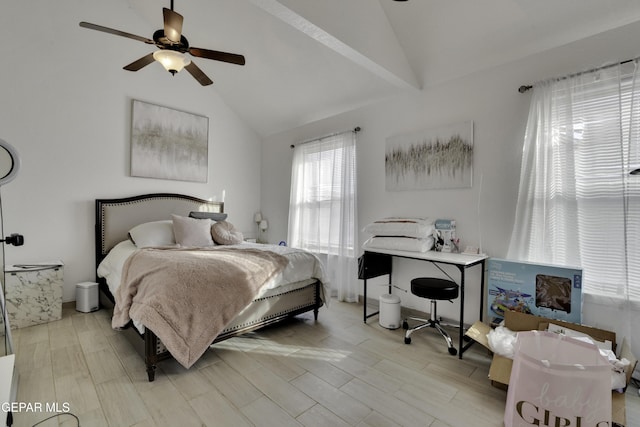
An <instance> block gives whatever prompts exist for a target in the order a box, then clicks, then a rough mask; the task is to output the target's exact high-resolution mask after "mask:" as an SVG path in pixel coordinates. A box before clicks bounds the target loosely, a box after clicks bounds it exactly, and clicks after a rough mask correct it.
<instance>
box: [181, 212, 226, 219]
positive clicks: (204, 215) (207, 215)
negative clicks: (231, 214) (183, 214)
mask: <svg viewBox="0 0 640 427" xmlns="http://www.w3.org/2000/svg"><path fill="white" fill-rule="evenodd" d="M189 216H190V217H191V218H199V219H205V218H209V219H210V220H211V221H224V220H225V219H227V214H226V213H222V212H198V211H193V212H189Z"/></svg>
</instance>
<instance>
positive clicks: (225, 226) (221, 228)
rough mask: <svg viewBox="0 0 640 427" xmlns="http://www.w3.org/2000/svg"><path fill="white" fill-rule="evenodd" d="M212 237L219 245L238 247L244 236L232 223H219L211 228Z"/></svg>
mask: <svg viewBox="0 0 640 427" xmlns="http://www.w3.org/2000/svg"><path fill="white" fill-rule="evenodd" d="M211 237H213V240H214V241H215V242H216V243H217V244H219V245H237V244H238V243H242V241H243V240H244V236H243V235H242V233H241V232H240V231H238V230H236V228H235V227H234V226H233V224H231V223H230V222H227V221H219V222H216V223H215V224H213V225H212V226H211Z"/></svg>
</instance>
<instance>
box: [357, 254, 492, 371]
mask: <svg viewBox="0 0 640 427" xmlns="http://www.w3.org/2000/svg"><path fill="white" fill-rule="evenodd" d="M392 257H397V258H408V259H415V260H418V261H428V262H431V263H432V264H434V265H435V266H436V267H438V268H440V267H439V264H446V265H454V266H456V267H457V268H458V270H460V283H459V286H460V331H459V339H458V348H459V351H458V357H459V358H460V359H462V353H464V352H465V351H466V350H467V349H468V348H469V347H471V345H472V344H473V341H470V342H468V343H467V345H466V346H463V340H464V291H465V289H464V286H465V273H466V271H467V269H469V268H470V267H473V266H475V265H480V266H481V269H482V271H481V273H480V274H481V278H480V315H479V319H480V320H482V316H483V311H484V268H485V261H486V260H487V258H488V257H487V256H486V255H470V254H458V253H448V252H436V251H428V252H409V251H392V250H386V249H367V250H365V252H364V255H363V256H362V259H361V262H360V269H359V272H358V278H360V279H363V280H364V323H367V319H368V318H369V317H371V316H375V315H376V314H378V312H375V313H371V314H367V279H371V278H373V277H378V276H382V275H385V274H388V275H389V293H391V291H392V289H391V288H392V286H391V273H392V271H391V258H392ZM385 258H388V260H385Z"/></svg>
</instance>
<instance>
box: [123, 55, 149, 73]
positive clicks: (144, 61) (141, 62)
mask: <svg viewBox="0 0 640 427" xmlns="http://www.w3.org/2000/svg"><path fill="white" fill-rule="evenodd" d="M153 61H155V59H153V52H152V53H150V54H148V55H145V56H143V57H142V58H140V59H138V60H136V61H133V62H132V63H131V64H129V65H126V66H124V67H122V68H124V69H125V70H127V71H138V70H139V69H140V68H142V67H146V66H147V65H149V64H151V63H152V62H153Z"/></svg>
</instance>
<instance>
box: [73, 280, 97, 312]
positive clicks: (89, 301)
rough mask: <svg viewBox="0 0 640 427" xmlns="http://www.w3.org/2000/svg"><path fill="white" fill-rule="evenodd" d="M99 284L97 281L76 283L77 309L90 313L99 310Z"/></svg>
mask: <svg viewBox="0 0 640 427" xmlns="http://www.w3.org/2000/svg"><path fill="white" fill-rule="evenodd" d="M98 300H99V295H98V284H97V283H95V282H83V283H78V284H77V285H76V310H77V311H80V312H82V313H90V312H92V311H96V310H98V308H100V304H99V302H98Z"/></svg>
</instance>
